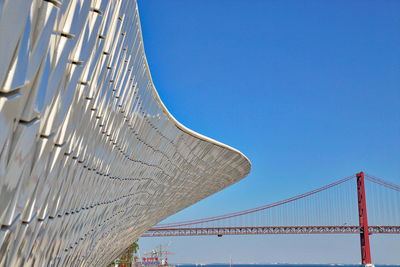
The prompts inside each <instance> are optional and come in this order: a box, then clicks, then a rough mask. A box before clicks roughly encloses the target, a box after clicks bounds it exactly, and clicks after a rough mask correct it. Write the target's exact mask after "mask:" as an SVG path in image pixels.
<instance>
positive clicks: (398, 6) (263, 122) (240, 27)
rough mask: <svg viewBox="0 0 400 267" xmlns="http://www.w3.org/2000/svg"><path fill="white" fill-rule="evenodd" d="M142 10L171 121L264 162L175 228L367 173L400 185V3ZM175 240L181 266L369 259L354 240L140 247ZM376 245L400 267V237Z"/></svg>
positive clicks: (209, 241)
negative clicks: (206, 263)
mask: <svg viewBox="0 0 400 267" xmlns="http://www.w3.org/2000/svg"><path fill="white" fill-rule="evenodd" d="M138 4H139V11H140V15H141V23H142V29H143V37H144V43H145V49H146V53H147V58H148V61H149V65H150V69H151V72H152V76H153V81H154V83H155V85H156V87H157V90H158V92H159V93H160V95H161V98H162V99H163V101H164V103H165V104H166V106H167V107H168V109H169V110H170V112H171V113H172V114H173V115H174V116H175V117H176V118H177V119H178V120H179V121H180V122H181V123H183V124H184V125H185V126H187V127H189V128H191V129H193V130H195V131H197V132H200V133H202V134H204V135H207V136H209V137H212V138H214V139H216V140H218V141H221V142H224V143H226V144H229V145H231V146H233V147H235V148H237V149H239V150H241V151H242V152H243V153H244V154H246V155H247V156H248V157H249V159H250V160H251V161H252V165H253V169H252V173H251V174H250V175H249V176H248V177H247V178H246V179H244V180H243V181H241V182H239V183H237V184H235V185H233V186H231V187H229V188H227V189H226V190H224V191H222V192H220V193H218V194H216V195H213V196H211V197H210V198H208V199H206V200H204V201H202V202H200V203H198V204H195V205H194V206H192V207H190V208H188V209H187V210H184V211H182V212H180V213H178V214H176V215H174V216H172V217H171V218H170V219H168V221H180V220H185V219H191V218H202V217H208V216H213V215H219V214H223V213H227V212H231V211H237V210H242V209H247V208H252V207H255V206H259V205H263V204H266V203H269V202H274V201H278V200H281V199H284V198H287V197H291V196H293V195H297V194H299V193H303V192H305V191H309V190H310V189H313V188H316V187H320V186H322V185H325V184H327V183H329V182H332V181H335V180H337V179H339V178H342V177H345V176H349V175H351V174H354V173H356V172H358V171H360V170H364V171H366V172H368V173H370V174H373V175H376V176H379V177H382V178H384V179H386V180H388V181H391V182H393V183H397V184H400V108H399V107H400V45H399V44H400V16H399V14H400V2H399V1H394V0H393V1H329V2H328V1H298V0H296V1H295V0H293V1H270V0H201V1H195V0H168V1H162V0H159V1H156V0H139V1H138ZM169 240H171V241H172V245H171V250H174V252H176V253H177V254H176V255H173V257H172V258H171V259H172V260H173V261H175V262H183V261H186V262H187V261H192V260H193V261H197V262H213V261H214V262H215V261H225V262H226V261H227V260H228V259H229V256H230V255H231V254H232V255H234V256H233V260H234V261H235V260H236V261H241V262H245V261H248V262H257V261H258V262H273V261H285V260H286V262H333V261H335V260H336V261H337V262H350V261H352V262H356V261H359V248H358V238H357V237H354V236H344V237H342V236H313V237H310V236H273V237H271V236H270V237H262V236H258V237H243V238H241V239H238V238H236V239H235V238H231V237H224V238H222V239H217V238H214V237H201V238H198V239H193V238H192V239H191V238H169V239H160V240H155V239H152V240H149V239H147V240H144V239H143V240H141V242H140V243H141V245H142V248H143V249H144V250H146V249H151V247H152V246H153V245H156V244H158V243H162V242H164V243H167V242H168V241H169ZM372 241H373V246H374V247H373V248H374V255H373V257H375V259H376V260H377V261H380V262H389V263H390V262H392V263H393V262H397V263H399V262H400V256H399V255H398V254H397V255H396V253H395V251H399V250H400V238H399V237H373V239H372ZM236 242H238V243H239V244H241V243H243V244H244V243H245V244H246V247H247V248H246V249H243V248H242V247H241V246H237V244H235V243H236ZM295 244H297V245H299V244H300V246H295ZM301 244H303V245H301ZM220 248H223V249H222V250H220ZM329 250H330V251H329ZM199 251H201V253H200V252H199ZM265 251H269V252H270V253H266V252H265ZM288 251H289V253H288ZM332 251H338V253H337V254H335V253H332Z"/></svg>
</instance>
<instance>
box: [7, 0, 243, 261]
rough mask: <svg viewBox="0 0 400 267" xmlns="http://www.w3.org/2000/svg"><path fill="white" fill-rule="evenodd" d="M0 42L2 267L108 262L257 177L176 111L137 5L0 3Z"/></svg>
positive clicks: (124, 1) (110, 1)
mask: <svg viewBox="0 0 400 267" xmlns="http://www.w3.org/2000/svg"><path fill="white" fill-rule="evenodd" d="M0 34H1V35H0V224H1V225H2V227H1V231H0V266H102V265H105V264H107V263H108V262H110V261H112V260H113V259H114V258H115V257H117V256H118V255H119V254H120V253H121V252H122V251H123V250H124V249H125V248H126V247H127V246H128V245H129V244H130V243H131V242H132V241H134V240H135V239H137V238H138V237H140V235H141V234H142V233H144V232H145V231H146V230H147V229H148V228H150V227H151V226H152V225H154V224H156V223H157V222H159V221H160V220H162V219H164V218H166V217H167V216H169V215H171V214H173V213H175V212H177V211H179V210H181V209H183V208H185V207H187V206H189V205H191V204H193V203H195V202H197V201H199V200H201V199H203V198H205V197H207V196H209V195H211V194H213V193H215V192H218V191H220V190H222V189H223V188H225V187H227V186H229V185H230V184H232V183H235V182H237V181H238V180H240V179H241V178H243V177H245V176H246V175H247V174H248V172H249V171H250V162H249V161H248V160H247V158H246V157H245V156H244V155H243V154H241V153H240V152H238V151H236V150H234V149H232V148H230V147H228V146H226V145H224V144H221V143H218V142H216V141H214V140H211V139H209V138H207V137H204V136H201V135H199V134H197V133H195V132H192V131H190V130H188V129H186V128H185V127H184V126H182V125H181V124H179V122H177V121H176V120H175V119H174V118H173V117H172V116H171V115H170V114H169V113H168V111H167V110H166V108H165V107H164V105H163V104H162V102H161V100H160V99H159V97H158V94H157V92H156V90H155V88H154V85H153V83H152V80H151V76H150V72H149V69H148V65H147V61H146V57H145V54H144V49H143V40H142V35H141V29H140V21H139V15H138V10H137V5H136V2H135V1H133V0H64V1H59V0H0ZM171 86H173V85H171Z"/></svg>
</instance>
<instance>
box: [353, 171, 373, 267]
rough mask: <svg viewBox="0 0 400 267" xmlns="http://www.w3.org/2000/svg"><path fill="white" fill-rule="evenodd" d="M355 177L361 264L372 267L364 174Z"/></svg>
mask: <svg viewBox="0 0 400 267" xmlns="http://www.w3.org/2000/svg"><path fill="white" fill-rule="evenodd" d="M356 176H357V195H358V219H359V225H360V245H361V263H362V264H363V265H364V266H366V267H372V266H374V265H373V264H372V260H371V246H370V243H369V229H368V216H367V200H366V196H365V183H364V172H360V173H357V174H356Z"/></svg>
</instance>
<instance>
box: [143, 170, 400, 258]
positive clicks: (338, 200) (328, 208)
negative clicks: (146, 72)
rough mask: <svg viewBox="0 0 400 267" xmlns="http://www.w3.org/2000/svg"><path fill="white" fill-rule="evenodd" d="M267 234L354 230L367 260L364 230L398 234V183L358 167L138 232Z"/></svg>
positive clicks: (159, 234) (153, 234) (367, 233)
mask: <svg viewBox="0 0 400 267" xmlns="http://www.w3.org/2000/svg"><path fill="white" fill-rule="evenodd" d="M366 188H367V189H366ZM367 193H368V194H367ZM367 208H368V209H367ZM369 222H371V223H369ZM271 234H358V235H359V236H360V248H361V260H362V263H363V264H371V263H372V257H371V247H370V240H369V236H370V235H372V234H400V186H398V185H396V184H392V183H389V182H387V181H385V180H383V179H380V178H377V177H374V176H371V175H368V174H364V173H363V172H360V173H357V174H356V175H352V176H349V177H346V178H343V179H340V180H338V181H336V182H333V183H331V184H328V185H326V186H323V187H321V188H317V189H315V190H312V191H309V192H306V193H303V194H300V195H297V196H294V197H291V198H288V199H285V200H282V201H278V202H274V203H271V204H267V205H264V206H261V207H256V208H252V209H248V210H244V211H239V212H234V213H229V214H224V215H220V216H214V217H208V218H203V219H197V220H189V221H183V222H176V223H165V224H160V225H156V226H154V227H153V228H151V229H149V230H148V231H147V232H146V233H145V234H144V235H143V237H163V236H204V235H208V236H210V235H215V236H218V237H222V236H224V235H271Z"/></svg>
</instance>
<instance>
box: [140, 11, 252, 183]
mask: <svg viewBox="0 0 400 267" xmlns="http://www.w3.org/2000/svg"><path fill="white" fill-rule="evenodd" d="M136 8H137V9H136V12H138V14H139V6H138V5H136ZM139 18H140V16H139ZM138 21H139V31H140V39H141V41H142V44H143V54H144V62H145V64H146V71H147V73H148V75H149V78H150V81H151V84H152V90H153V94H154V96H155V99H156V101H157V102H158V103H159V104H160V106H161V108H162V109H163V111H164V113H165V114H166V115H167V117H168V118H169V119H171V121H172V122H173V123H174V124H175V125H176V127H178V128H179V129H181V130H182V131H184V132H186V133H188V134H189V135H191V136H193V137H195V138H198V139H200V140H203V141H206V142H209V143H212V144H214V145H217V146H219V147H222V148H225V149H229V150H231V151H233V152H236V153H238V154H239V155H240V156H241V157H242V158H244V159H245V160H246V161H247V162H248V164H249V168H248V170H247V173H246V174H245V175H244V176H243V177H241V178H242V179H243V178H244V177H246V176H247V175H248V174H249V173H250V171H251V161H250V160H249V159H248V158H247V157H246V156H245V155H244V154H243V153H242V152H241V151H239V150H237V149H236V148H233V147H231V146H229V145H227V144H224V143H221V142H219V141H217V140H214V139H212V138H210V137H207V136H205V135H202V134H200V133H197V132H195V131H193V130H191V129H189V128H187V127H186V126H184V125H183V124H182V123H180V122H179V121H178V120H177V119H175V117H174V116H173V115H172V114H171V113H170V112H169V111H168V109H167V107H166V106H165V104H164V103H163V102H162V100H161V98H160V95H159V94H158V92H157V90H156V87H155V85H154V82H153V77H152V76H151V72H150V67H149V63H148V62H147V56H146V51H145V48H144V41H143V34H142V25H141V21H140V19H139V20H138Z"/></svg>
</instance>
